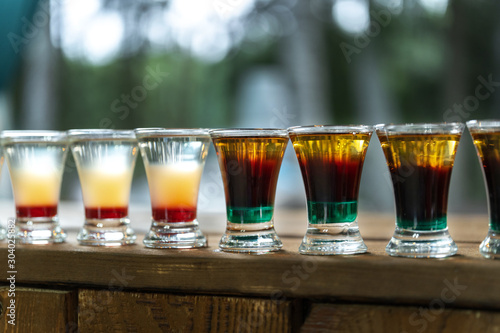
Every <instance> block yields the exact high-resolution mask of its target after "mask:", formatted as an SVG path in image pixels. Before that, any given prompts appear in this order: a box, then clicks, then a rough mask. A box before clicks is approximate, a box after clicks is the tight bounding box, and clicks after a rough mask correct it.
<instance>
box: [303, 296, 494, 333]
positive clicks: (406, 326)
mask: <svg viewBox="0 0 500 333" xmlns="http://www.w3.org/2000/svg"><path fill="white" fill-rule="evenodd" d="M499 331H500V313H498V312H494V311H484V310H450V309H447V308H446V305H444V306H442V305H441V303H439V302H434V303H433V305H432V307H431V308H430V309H423V308H418V307H396V306H378V305H352V304H314V305H313V306H312V309H311V313H310V315H309V317H308V318H307V319H306V321H305V323H304V325H303V326H302V328H301V332H302V333H329V332H332V333H333V332H335V333H413V332H418V333H423V332H425V333H456V332H481V333H494V332H499Z"/></svg>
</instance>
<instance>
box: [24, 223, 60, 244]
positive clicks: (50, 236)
mask: <svg viewBox="0 0 500 333" xmlns="http://www.w3.org/2000/svg"><path fill="white" fill-rule="evenodd" d="M15 225H16V229H15V230H16V235H15V237H16V243H18V244H38V245H44V244H53V243H62V242H64V241H65V240H66V233H65V232H64V231H63V230H62V229H61V227H60V226H59V222H58V220H57V218H30V219H24V218H16V222H15Z"/></svg>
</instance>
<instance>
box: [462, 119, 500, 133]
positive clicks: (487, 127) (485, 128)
mask: <svg viewBox="0 0 500 333" xmlns="http://www.w3.org/2000/svg"><path fill="white" fill-rule="evenodd" d="M466 124H467V128H468V129H469V131H470V132H500V120H498V119H485V120H469V121H468V122H467V123H466Z"/></svg>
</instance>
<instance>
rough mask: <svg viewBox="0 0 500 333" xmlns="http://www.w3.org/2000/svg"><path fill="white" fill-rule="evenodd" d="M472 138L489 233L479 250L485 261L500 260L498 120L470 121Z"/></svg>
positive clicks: (499, 137)
mask: <svg viewBox="0 0 500 333" xmlns="http://www.w3.org/2000/svg"><path fill="white" fill-rule="evenodd" d="M467 127H468V128H469V132H470V133H471V135H472V139H473V141H474V146H475V147H476V151H477V155H478V157H479V162H480V164H481V166H482V170H483V176H484V180H485V184H486V194H487V198H488V211H489V231H488V235H487V236H486V238H485V239H484V241H483V242H482V243H481V245H480V246H479V252H481V254H482V255H483V256H484V257H486V258H500V120H480V121H479V120H471V121H468V122H467Z"/></svg>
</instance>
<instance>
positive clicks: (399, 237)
mask: <svg viewBox="0 0 500 333" xmlns="http://www.w3.org/2000/svg"><path fill="white" fill-rule="evenodd" d="M463 128H464V125H463V124H460V123H450V124H446V123H443V124H406V125H377V126H376V130H377V135H378V137H379V139H380V143H381V145H382V150H383V151H384V154H385V157H386V160H387V165H388V166H389V172H390V175H391V178H392V184H393V188H394V197H395V203H396V231H395V233H394V235H393V237H392V239H391V241H390V242H389V244H388V245H387V247H386V251H387V253H388V254H390V255H395V256H406V257H415V258H427V257H429V258H440V257H446V256H450V255H453V254H455V253H456V252H457V246H456V244H455V242H454V241H453V240H452V238H451V237H450V235H449V233H448V226H447V207H448V190H449V185H450V179H451V172H452V168H453V164H454V161H455V154H456V151H457V147H458V144H459V141H460V137H461V134H462V131H463Z"/></svg>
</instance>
